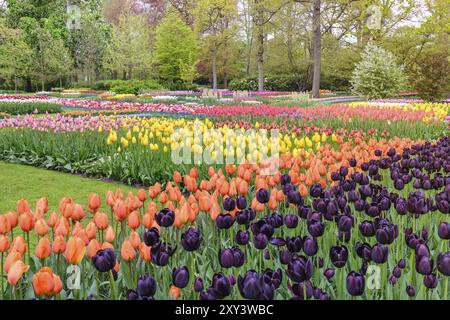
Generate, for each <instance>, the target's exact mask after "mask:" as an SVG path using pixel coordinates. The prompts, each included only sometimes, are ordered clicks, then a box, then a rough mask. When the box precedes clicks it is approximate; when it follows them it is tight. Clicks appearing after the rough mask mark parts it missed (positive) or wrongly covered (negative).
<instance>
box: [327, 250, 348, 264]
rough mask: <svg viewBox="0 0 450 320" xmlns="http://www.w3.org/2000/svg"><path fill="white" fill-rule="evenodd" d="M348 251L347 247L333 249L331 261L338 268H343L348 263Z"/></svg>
mask: <svg viewBox="0 0 450 320" xmlns="http://www.w3.org/2000/svg"><path fill="white" fill-rule="evenodd" d="M347 259H348V249H347V247H346V246H341V247H338V246H336V247H331V248H330V260H331V262H332V263H333V265H334V266H335V267H336V268H342V267H343V266H345V264H346V263H347Z"/></svg>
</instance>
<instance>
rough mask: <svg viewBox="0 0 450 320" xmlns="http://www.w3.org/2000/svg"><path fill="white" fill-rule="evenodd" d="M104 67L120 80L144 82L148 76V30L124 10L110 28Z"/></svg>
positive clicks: (139, 18) (150, 71)
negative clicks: (121, 78)
mask: <svg viewBox="0 0 450 320" xmlns="http://www.w3.org/2000/svg"><path fill="white" fill-rule="evenodd" d="M111 32H112V37H111V40H110V42H109V44H108V47H107V48H106V53H105V59H104V64H103V66H104V68H105V69H106V70H107V71H109V72H110V74H116V75H119V76H123V78H124V79H144V78H147V77H148V76H150V75H151V73H152V65H151V62H152V61H151V52H152V46H151V40H152V34H151V29H150V28H149V27H148V25H147V24H146V21H145V20H144V18H143V17H142V16H138V15H135V14H133V13H132V12H131V11H129V10H125V11H124V12H123V13H122V14H121V16H120V17H119V22H118V23H117V24H114V25H113V26H112V31H111Z"/></svg>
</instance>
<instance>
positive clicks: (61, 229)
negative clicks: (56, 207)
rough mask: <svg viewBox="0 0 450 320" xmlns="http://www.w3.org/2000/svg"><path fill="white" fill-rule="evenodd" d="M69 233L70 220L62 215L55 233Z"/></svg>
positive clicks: (64, 234)
mask: <svg viewBox="0 0 450 320" xmlns="http://www.w3.org/2000/svg"><path fill="white" fill-rule="evenodd" d="M68 234H69V225H68V221H67V220H66V219H65V218H64V217H61V218H59V222H57V224H56V229H55V235H56V236H64V237H65V236H67V235H68Z"/></svg>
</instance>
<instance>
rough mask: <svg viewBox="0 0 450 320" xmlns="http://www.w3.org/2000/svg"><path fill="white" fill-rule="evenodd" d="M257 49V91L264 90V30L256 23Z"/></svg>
mask: <svg viewBox="0 0 450 320" xmlns="http://www.w3.org/2000/svg"><path fill="white" fill-rule="evenodd" d="M257 28H258V39H257V41H258V51H257V53H256V64H257V67H258V91H264V69H263V67H264V32H263V26H261V25H258V27H257Z"/></svg>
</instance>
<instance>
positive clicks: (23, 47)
mask: <svg viewBox="0 0 450 320" xmlns="http://www.w3.org/2000/svg"><path fill="white" fill-rule="evenodd" d="M21 33H22V32H21V30H20V29H11V28H8V27H7V26H6V25H5V24H4V22H3V20H0V78H1V79H3V80H4V81H6V82H7V83H14V84H15V86H16V87H17V80H18V78H22V77H24V76H25V75H26V74H27V73H28V72H29V71H30V68H31V66H32V64H31V54H32V51H31V49H30V47H29V46H28V45H27V44H26V43H25V42H24V41H23V39H22V36H21Z"/></svg>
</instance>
